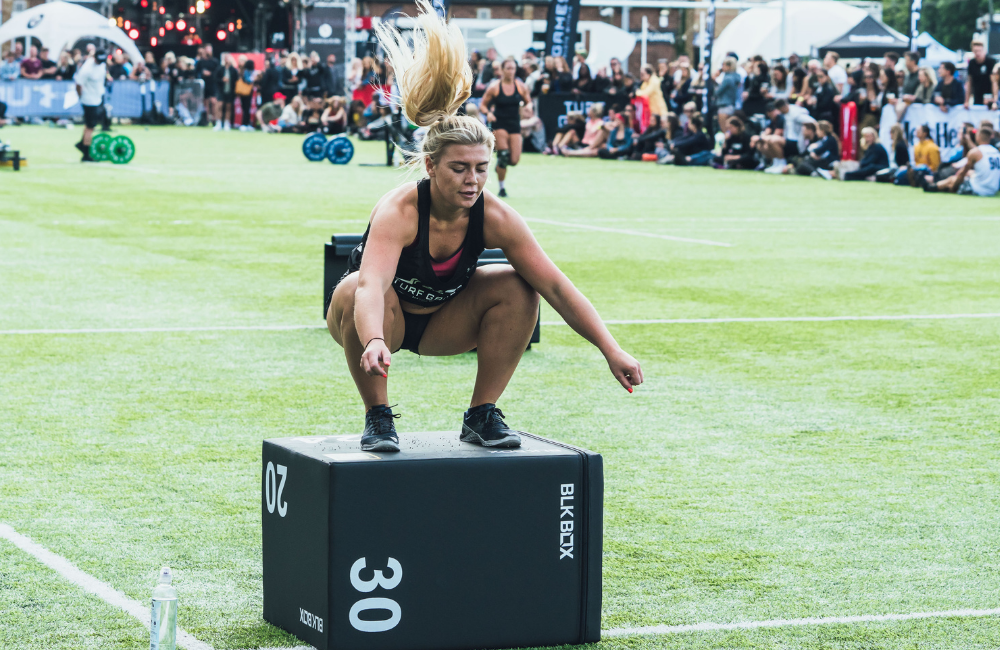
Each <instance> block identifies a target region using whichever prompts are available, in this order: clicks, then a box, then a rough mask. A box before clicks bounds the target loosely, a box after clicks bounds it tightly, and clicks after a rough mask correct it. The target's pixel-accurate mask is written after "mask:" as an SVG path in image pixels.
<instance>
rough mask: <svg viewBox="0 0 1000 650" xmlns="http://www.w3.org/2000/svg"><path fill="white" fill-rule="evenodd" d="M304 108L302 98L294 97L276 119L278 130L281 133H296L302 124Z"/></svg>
mask: <svg viewBox="0 0 1000 650" xmlns="http://www.w3.org/2000/svg"><path fill="white" fill-rule="evenodd" d="M303 108H304V105H303V101H302V97H300V96H299V95H296V96H295V97H292V101H290V102H289V103H288V104H286V105H285V107H284V108H283V109H282V110H281V116H280V117H279V118H278V128H279V129H281V132H282V133H297V132H298V129H299V127H300V126H301V124H302V110H303Z"/></svg>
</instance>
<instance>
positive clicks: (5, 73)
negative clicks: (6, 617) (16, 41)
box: [0, 50, 21, 81]
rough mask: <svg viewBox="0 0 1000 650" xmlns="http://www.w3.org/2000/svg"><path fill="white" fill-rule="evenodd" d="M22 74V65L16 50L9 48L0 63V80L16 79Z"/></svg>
mask: <svg viewBox="0 0 1000 650" xmlns="http://www.w3.org/2000/svg"><path fill="white" fill-rule="evenodd" d="M20 76H21V66H20V64H19V63H18V62H17V58H16V57H15V56H14V50H7V54H5V55H4V59H3V64H2V65H0V81H14V80H15V79H17V78H19V77H20Z"/></svg>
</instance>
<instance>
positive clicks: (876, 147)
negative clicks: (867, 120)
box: [844, 126, 889, 181]
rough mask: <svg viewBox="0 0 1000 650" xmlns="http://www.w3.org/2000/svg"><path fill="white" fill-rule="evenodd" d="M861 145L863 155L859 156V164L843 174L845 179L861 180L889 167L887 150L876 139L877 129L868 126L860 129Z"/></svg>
mask: <svg viewBox="0 0 1000 650" xmlns="http://www.w3.org/2000/svg"><path fill="white" fill-rule="evenodd" d="M861 141H862V145H863V146H865V147H866V148H865V155H864V156H863V157H862V158H861V165H860V166H859V167H858V168H857V169H856V170H855V171H853V172H847V173H845V174H844V180H845V181H863V180H867V178H868V177H869V176H874V175H875V173H876V172H880V171H882V170H883V169H886V168H887V167H889V152H888V151H886V150H885V147H883V146H882V144H881V143H880V142H879V141H878V131H876V130H875V129H873V128H872V127H870V126H868V127H865V128H864V129H862V130H861Z"/></svg>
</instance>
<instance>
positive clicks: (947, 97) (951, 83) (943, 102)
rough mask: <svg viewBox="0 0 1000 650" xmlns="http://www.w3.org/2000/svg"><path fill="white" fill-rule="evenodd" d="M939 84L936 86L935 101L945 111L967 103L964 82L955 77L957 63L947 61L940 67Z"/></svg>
mask: <svg viewBox="0 0 1000 650" xmlns="http://www.w3.org/2000/svg"><path fill="white" fill-rule="evenodd" d="M938 78H939V79H940V81H938V84H937V86H936V87H935V88H934V103H935V104H937V107H938V108H940V109H941V110H942V111H944V112H945V113H947V112H948V108H949V107H952V106H962V105H963V104H965V89H964V88H962V84H960V83H959V82H958V80H957V79H955V64H954V63H952V62H951V61H945V62H943V63H942V64H941V66H940V67H939V68H938Z"/></svg>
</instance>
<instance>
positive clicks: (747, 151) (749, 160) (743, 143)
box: [716, 117, 757, 169]
mask: <svg viewBox="0 0 1000 650" xmlns="http://www.w3.org/2000/svg"><path fill="white" fill-rule="evenodd" d="M753 154H754V151H753V147H751V146H750V134H749V133H747V132H746V129H745V128H744V125H743V120H741V119H740V118H738V117H730V118H729V119H728V120H727V121H726V144H725V145H723V147H722V155H721V156H718V157H717V158H716V164H717V165H718V166H720V167H723V168H725V169H753V168H754V167H755V166H756V164H757V163H756V161H755V160H754V155H753Z"/></svg>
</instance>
